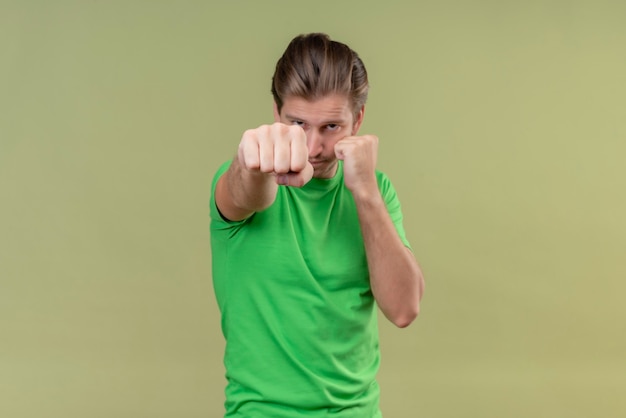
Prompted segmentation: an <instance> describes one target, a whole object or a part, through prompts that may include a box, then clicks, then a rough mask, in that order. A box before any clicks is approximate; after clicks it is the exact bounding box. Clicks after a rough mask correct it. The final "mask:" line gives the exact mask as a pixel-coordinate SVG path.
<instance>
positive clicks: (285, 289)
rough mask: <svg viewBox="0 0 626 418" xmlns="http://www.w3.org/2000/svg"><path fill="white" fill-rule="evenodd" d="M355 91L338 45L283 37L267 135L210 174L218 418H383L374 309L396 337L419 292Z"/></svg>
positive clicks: (354, 73)
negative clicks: (221, 366)
mask: <svg viewBox="0 0 626 418" xmlns="http://www.w3.org/2000/svg"><path fill="white" fill-rule="evenodd" d="M367 92H368V80H367V73H366V70H365V67H364V65H363V63H362V61H361V60H360V58H359V57H358V56H357V54H356V53H355V52H354V51H352V50H351V49H350V48H349V47H348V46H346V45H344V44H342V43H338V42H335V41H331V40H330V39H329V38H328V36H327V35H324V34H309V35H301V36H298V37H296V38H295V39H294V40H293V41H291V43H290V44H289V46H288V47H287V49H286V51H285V53H284V54H283V56H282V57H281V58H280V60H279V61H278V63H277V65H276V72H275V73H274V77H273V80H272V94H273V96H274V122H275V123H274V124H272V125H265V126H261V127H259V128H256V129H251V130H248V131H246V132H245V133H244V134H243V137H242V139H241V142H240V144H239V149H238V152H237V155H236V156H235V158H234V159H233V160H232V162H227V163H225V164H224V165H223V166H222V167H221V168H220V169H219V170H218V172H217V174H216V175H215V178H214V181H213V189H212V195H211V197H212V198H211V248H212V254H213V257H212V260H213V282H214V288H215V293H216V297H217V301H218V304H219V307H220V310H221V314H222V330H223V333H224V336H225V338H226V353H225V359H224V363H225V366H226V378H227V380H228V384H227V387H226V416H227V417H255V418H256V417H268V418H270V417H271V418H281V417H285V418H287V417H288V418H292V417H326V416H337V417H341V418H374V417H381V416H382V415H381V412H380V410H379V388H378V384H377V383H376V372H377V370H378V365H379V359H380V353H379V349H378V328H377V320H376V306H378V307H380V309H381V311H382V312H383V313H384V315H385V316H386V317H387V318H388V319H389V320H390V321H392V322H393V323H394V324H395V325H397V326H398V327H406V326H408V325H409V324H410V323H411V322H412V321H413V319H414V318H415V317H416V316H417V314H418V312H419V303H420V299H421V297H422V292H423V288H424V280H423V277H422V273H421V270H420V268H419V266H418V264H417V262H416V260H415V258H414V256H413V254H412V252H411V250H410V246H409V243H408V241H407V239H406V237H405V233H404V229H403V226H402V213H401V210H400V203H399V202H398V199H397V197H396V193H395V191H394V189H393V186H392V185H391V183H390V181H389V179H388V178H387V177H386V176H385V175H384V174H383V173H381V172H379V171H377V170H376V157H377V145H378V138H377V137H375V136H373V135H364V136H358V135H357V134H358V131H359V128H360V126H361V123H362V122H363V116H364V113H365V101H366V99H367Z"/></svg>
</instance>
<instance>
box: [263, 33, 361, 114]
mask: <svg viewBox="0 0 626 418" xmlns="http://www.w3.org/2000/svg"><path fill="white" fill-rule="evenodd" d="M368 89H369V84H368V81H367V71H366V70H365V66H364V65H363V62H362V61H361V59H360V58H359V56H358V55H357V53H356V52H354V51H353V50H352V49H350V47H348V46H347V45H345V44H342V43H340V42H336V41H332V40H331V39H330V37H329V36H328V35H326V34H324V33H311V34H308V35H299V36H297V37H295V38H294V39H293V40H292V41H291V42H290V43H289V45H288V46H287V49H286V50H285V52H284V54H283V56H282V57H281V58H280V59H279V60H278V62H277V63H276V71H275V72H274V76H273V77H272V95H273V96H274V101H275V102H276V106H277V108H278V111H279V112H280V110H281V108H282V106H283V100H284V99H285V98H287V97H289V96H295V97H302V98H305V99H307V100H314V99H319V98H321V97H324V96H326V95H329V94H333V93H339V94H345V95H346V96H348V97H349V98H350V101H351V104H352V108H353V110H354V114H355V115H356V114H357V113H358V112H359V110H360V109H361V107H363V105H364V104H365V102H366V100H367V92H368Z"/></svg>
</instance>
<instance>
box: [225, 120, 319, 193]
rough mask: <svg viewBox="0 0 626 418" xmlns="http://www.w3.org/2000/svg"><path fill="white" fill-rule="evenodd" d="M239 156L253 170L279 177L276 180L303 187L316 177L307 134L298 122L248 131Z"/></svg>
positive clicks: (242, 141) (245, 167)
mask: <svg viewBox="0 0 626 418" xmlns="http://www.w3.org/2000/svg"><path fill="white" fill-rule="evenodd" d="M237 157H238V159H239V163H240V164H241V166H242V167H243V168H244V169H246V170H248V171H251V172H258V173H264V174H268V175H274V176H276V183H278V184H281V185H287V186H296V187H302V186H304V185H305V184H306V183H308V182H309V180H311V177H313V166H312V165H311V164H310V163H309V158H308V149H307V143H306V134H305V132H304V130H303V129H302V128H301V127H299V126H297V125H285V124H283V123H274V124H272V125H263V126H260V127H258V128H256V129H250V130H247V131H246V132H244V134H243V137H242V138H241V142H240V143H239V150H238V152H237Z"/></svg>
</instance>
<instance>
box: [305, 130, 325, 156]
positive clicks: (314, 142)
mask: <svg viewBox="0 0 626 418" xmlns="http://www.w3.org/2000/svg"><path fill="white" fill-rule="evenodd" d="M306 144H307V147H308V148H309V158H315V157H317V156H319V155H320V154H321V153H322V150H323V146H322V135H320V133H319V132H318V131H317V129H311V130H310V131H309V132H307V136H306Z"/></svg>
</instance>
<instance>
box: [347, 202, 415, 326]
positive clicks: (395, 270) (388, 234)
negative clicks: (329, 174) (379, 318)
mask: <svg viewBox="0 0 626 418" xmlns="http://www.w3.org/2000/svg"><path fill="white" fill-rule="evenodd" d="M376 192H378V191H377V190H376ZM355 202H356V204H357V212H358V216H359V222H360V224H361V231H362V235H363V241H364V243H365V251H366V253H367V263H368V267H369V272H370V285H371V288H372V293H373V294H374V297H375V299H376V302H377V303H378V306H379V307H380V309H381V310H382V311H383V313H384V314H385V316H386V317H387V318H388V319H389V320H390V321H391V322H393V323H394V324H395V325H396V326H398V327H406V326H408V325H409V324H410V323H411V322H412V321H413V320H414V319H415V317H416V316H417V315H418V313H419V305H420V300H421V298H422V293H423V290H424V278H423V276H422V272H421V269H420V267H419V265H418V263H417V261H416V260H415V257H414V256H413V254H412V252H411V251H410V250H409V249H408V248H407V247H405V246H404V243H403V242H402V240H401V239H400V237H399V236H398V233H397V231H396V229H395V226H394V224H393V222H392V220H391V218H390V216H389V213H388V212H387V208H386V206H385V203H384V201H383V199H382V197H381V196H380V193H371V194H369V195H360V196H358V195H357V196H355Z"/></svg>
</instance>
